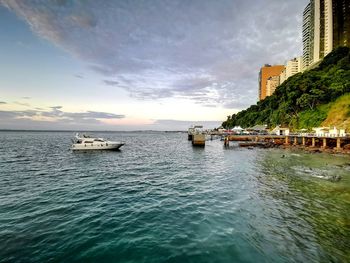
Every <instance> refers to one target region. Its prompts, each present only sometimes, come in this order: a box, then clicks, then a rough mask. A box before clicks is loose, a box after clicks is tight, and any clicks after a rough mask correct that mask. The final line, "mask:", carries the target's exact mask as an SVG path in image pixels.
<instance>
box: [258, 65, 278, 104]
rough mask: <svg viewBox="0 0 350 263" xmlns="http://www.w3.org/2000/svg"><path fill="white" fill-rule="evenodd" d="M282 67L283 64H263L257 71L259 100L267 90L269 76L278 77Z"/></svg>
mask: <svg viewBox="0 0 350 263" xmlns="http://www.w3.org/2000/svg"><path fill="white" fill-rule="evenodd" d="M283 69H284V65H274V66H271V65H268V64H265V65H264V66H263V67H262V68H261V69H260V72H259V100H263V99H265V98H266V96H267V95H266V91H267V80H268V79H269V78H270V77H275V76H277V77H279V75H280V74H281V72H282V71H283Z"/></svg>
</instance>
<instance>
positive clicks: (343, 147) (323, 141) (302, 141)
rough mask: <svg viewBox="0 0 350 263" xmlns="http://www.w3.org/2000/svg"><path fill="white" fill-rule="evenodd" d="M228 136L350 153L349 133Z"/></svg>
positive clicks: (312, 149) (307, 148)
mask: <svg viewBox="0 0 350 263" xmlns="http://www.w3.org/2000/svg"><path fill="white" fill-rule="evenodd" d="M226 138H227V139H226V140H227V141H240V142H242V141H247V142H256V146H259V145H262V144H261V143H262V142H263V143H266V144H267V145H270V146H271V145H272V146H281V147H285V148H288V147H296V148H302V149H305V150H309V151H324V152H342V153H350V136H349V135H345V136H317V135H315V134H299V133H298V134H289V135H228V136H227V137H226ZM248 144H249V143H248ZM225 145H227V143H225ZM242 145H243V144H242ZM249 146H251V145H249Z"/></svg>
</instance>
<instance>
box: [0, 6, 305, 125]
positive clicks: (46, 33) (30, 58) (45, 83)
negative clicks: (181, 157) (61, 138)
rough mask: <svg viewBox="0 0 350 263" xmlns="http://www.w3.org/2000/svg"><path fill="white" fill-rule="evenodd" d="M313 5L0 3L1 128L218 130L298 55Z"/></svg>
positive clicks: (250, 102)
mask: <svg viewBox="0 0 350 263" xmlns="http://www.w3.org/2000/svg"><path fill="white" fill-rule="evenodd" d="M308 2H309V1H307V0H300V1H283V2H281V1H278V0H267V1H262V0H256V1H253V0H248V1H238V0H236V1H234V0H230V1H228V0H227V1H225V0H222V1H194V0H193V1H147V2H144V1H143V2H141V1H64V0H60V1H59V0H57V1H49V2H48V1H19V0H0V24H1V25H5V26H2V27H0V50H1V51H0V52H1V53H0V58H1V60H0V61H1V63H0V74H1V75H0V76H1V77H0V129H69V130H75V129H76V130H82V129H89V130H141V129H148V130H182V129H185V128H186V127H188V126H189V125H191V124H192V123H194V121H197V122H196V123H198V122H201V123H203V124H204V125H205V126H207V127H208V128H213V127H217V126H218V125H220V123H221V122H222V121H224V120H225V119H226V116H227V115H231V114H232V113H235V112H237V111H239V110H242V109H244V108H246V107H248V106H249V105H251V104H254V103H256V101H257V98H258V89H257V72H258V71H259V68H260V67H261V65H263V64H265V63H271V64H277V63H284V62H286V61H287V60H288V59H290V58H291V57H297V56H300V55H301V53H302V37H301V33H302V30H301V29H302V18H303V10H304V8H305V6H306V5H307V3H308Z"/></svg>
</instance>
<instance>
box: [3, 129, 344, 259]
mask: <svg viewBox="0 0 350 263" xmlns="http://www.w3.org/2000/svg"><path fill="white" fill-rule="evenodd" d="M97 135H99V136H101V137H107V138H109V139H114V140H123V141H125V142H126V145H125V146H123V147H122V148H121V151H119V152H89V153H73V152H71V151H69V147H70V139H71V137H72V136H73V134H72V133H68V132H0V140H1V144H0V262H350V158H349V156H340V155H339V156H337V155H327V154H308V153H303V152H292V151H285V150H276V149H268V150H265V149H255V150H248V149H239V148H238V147H236V146H232V147H230V148H228V149H227V148H224V147H223V142H220V141H208V142H207V145H206V147H205V148H204V149H203V148H192V146H191V144H190V143H189V142H188V141H187V135H186V134H183V133H157V132H153V133H152V132H148V133H97ZM283 156H284V158H282V157H283ZM333 176H340V177H341V180H340V181H338V182H333V181H331V180H332V179H333Z"/></svg>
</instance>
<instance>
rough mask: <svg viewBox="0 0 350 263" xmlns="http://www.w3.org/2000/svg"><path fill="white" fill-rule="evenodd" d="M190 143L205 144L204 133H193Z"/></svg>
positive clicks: (194, 144)
mask: <svg viewBox="0 0 350 263" xmlns="http://www.w3.org/2000/svg"><path fill="white" fill-rule="evenodd" d="M192 145H193V146H205V134H202V133H198V134H193V137H192Z"/></svg>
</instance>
